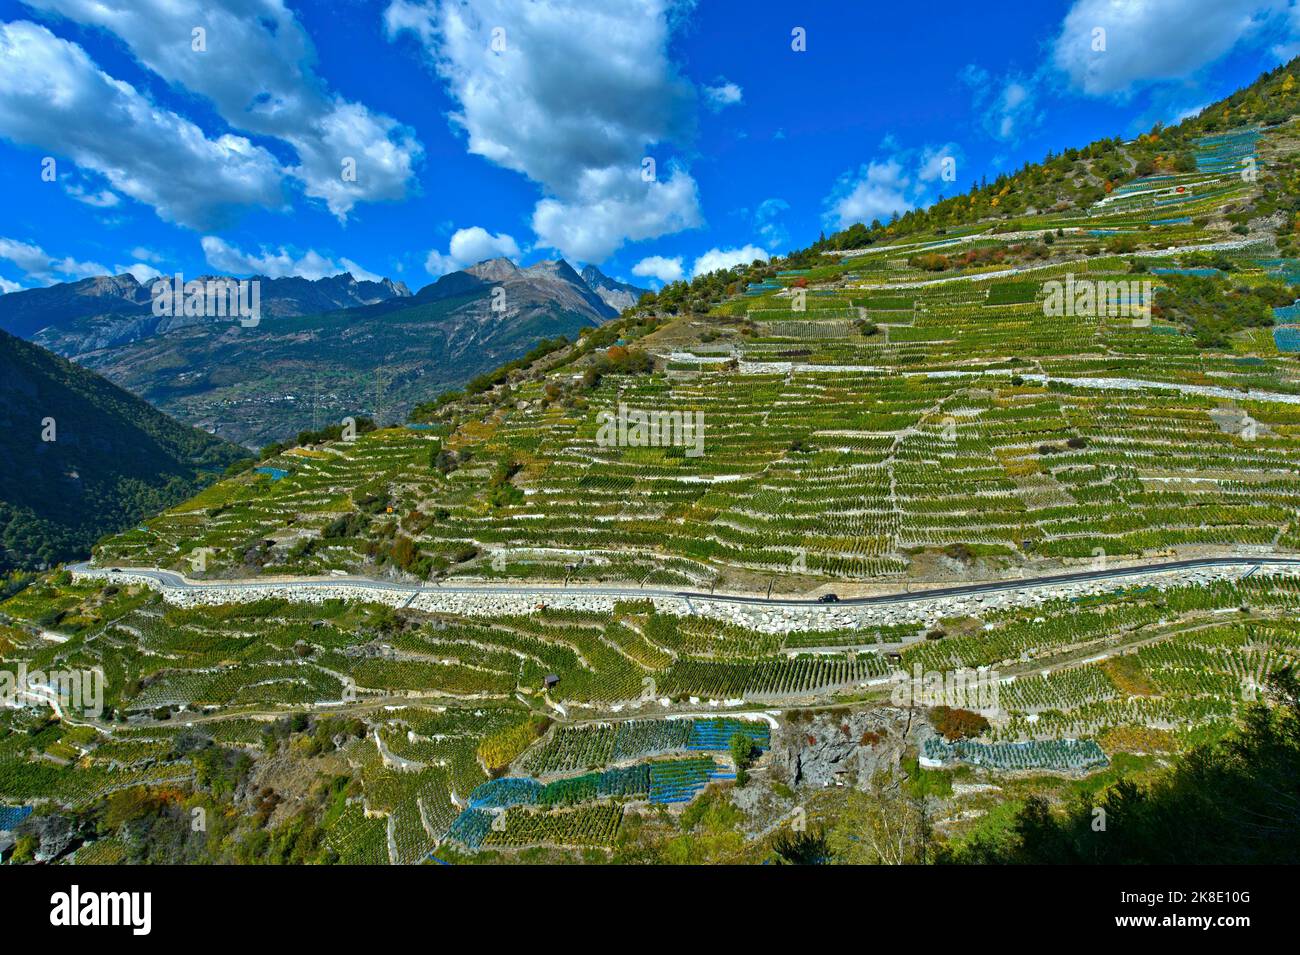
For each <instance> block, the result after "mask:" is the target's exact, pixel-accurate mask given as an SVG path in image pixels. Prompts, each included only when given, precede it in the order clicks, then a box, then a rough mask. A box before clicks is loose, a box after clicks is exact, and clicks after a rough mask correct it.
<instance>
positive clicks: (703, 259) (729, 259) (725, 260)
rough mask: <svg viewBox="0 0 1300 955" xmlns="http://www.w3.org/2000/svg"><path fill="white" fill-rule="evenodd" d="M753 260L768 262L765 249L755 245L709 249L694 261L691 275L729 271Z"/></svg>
mask: <svg viewBox="0 0 1300 955" xmlns="http://www.w3.org/2000/svg"><path fill="white" fill-rule="evenodd" d="M755 259H758V260H760V261H763V262H766V261H767V260H768V254H767V249H764V248H761V247H759V246H757V245H746V246H742V247H741V248H739V249H716V248H715V249H709V251H707V252H705V253H704V254H703V255H701V256H700V257H699V258H698V259H696V260H695V265H694V266H693V267H692V268H691V275H692V276H700V275H708V274H709V273H710V272H716V271H718V270H719V269H729V268H732V267H733V266H736V265H749V264H750V263H751V262H753V261H754V260H755Z"/></svg>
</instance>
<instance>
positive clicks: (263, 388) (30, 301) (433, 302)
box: [0, 258, 645, 446]
mask: <svg viewBox="0 0 1300 955" xmlns="http://www.w3.org/2000/svg"><path fill="white" fill-rule="evenodd" d="M584 276H585V277H584ZM199 278H200V279H201V280H207V279H208V278H221V277H220V276H203V277H199ZM255 279H257V280H258V281H260V282H261V283H262V285H261V319H260V321H259V322H258V323H257V325H256V326H254V327H243V326H241V325H240V323H239V322H237V321H233V320H232V319H230V318H213V317H193V316H155V315H154V314H153V308H152V304H151V296H150V288H149V286H148V285H142V284H141V283H139V282H137V281H136V279H135V278H134V277H133V276H131V275H129V274H126V275H119V276H99V277H95V278H89V279H83V280H81V281H79V282H71V283H64V284H60V285H54V286H51V287H49V288H42V289H30V290H26V291H21V292H14V293H10V294H8V295H5V296H0V329H4V330H5V331H9V332H11V333H13V334H15V335H18V336H21V337H24V338H28V339H30V340H32V341H34V342H36V343H38V344H40V345H42V346H44V347H46V348H48V349H50V350H51V351H53V352H55V353H57V354H60V355H62V356H64V357H67V358H70V359H72V360H74V361H76V362H78V363H79V364H81V365H83V366H85V367H87V368H90V369H93V370H95V371H97V372H99V373H101V374H103V375H104V376H105V377H107V378H108V379H109V380H110V381H112V382H114V383H116V384H118V385H121V386H122V387H124V388H126V389H127V390H129V391H131V392H133V393H134V394H137V395H140V396H141V397H143V398H144V399H146V400H147V401H149V402H150V403H152V404H154V405H155V406H156V407H158V408H161V409H163V410H164V411H166V412H168V413H169V414H172V415H174V416H176V417H177V418H179V419H180V420H182V421H186V422H188V423H190V424H194V425H196V426H199V427H201V428H203V429H205V430H207V431H209V432H211V433H213V434H218V435H221V436H223V437H225V438H228V439H229V440H232V441H236V442H239V443H243V444H246V445H250V446H258V445H261V444H266V443H270V442H272V441H276V440H280V439H282V438H285V437H287V436H289V435H292V434H294V433H296V432H297V431H299V430H302V429H305V428H308V427H311V428H317V427H321V426H322V425H325V424H329V423H335V422H337V420H339V419H340V418H342V417H344V416H346V415H355V414H365V415H371V416H374V415H382V416H385V417H387V418H395V417H399V416H401V415H403V414H404V413H405V412H406V411H408V410H409V409H410V408H411V407H413V406H414V405H415V404H417V403H419V402H420V401H425V400H428V399H429V398H432V397H434V396H435V395H437V394H438V393H439V392H441V391H445V390H449V389H452V388H456V387H459V386H460V385H463V384H464V383H465V382H467V381H469V380H470V379H471V378H473V377H474V376H475V375H477V374H480V373H481V372H483V371H486V370H489V369H491V368H495V367H496V366H498V365H500V364H502V363H503V362H505V361H509V360H511V359H513V358H516V357H518V356H519V355H521V354H523V353H524V352H525V351H527V350H528V349H529V348H530V347H532V345H534V344H536V342H537V341H539V340H541V339H543V338H554V337H556V336H560V335H563V336H567V337H574V336H576V335H578V334H579V333H580V332H581V330H582V329H584V328H593V327H596V326H598V325H600V324H602V323H603V322H606V321H608V320H609V319H611V318H614V317H615V316H617V315H618V313H619V311H620V309H621V308H623V307H626V304H627V303H631V302H634V301H635V300H636V299H637V298H639V297H640V296H641V295H642V294H644V292H645V290H644V289H638V288H636V287H635V286H631V285H627V284H625V283H622V282H618V281H615V280H613V279H610V278H609V277H607V276H605V275H604V274H603V273H601V272H600V270H599V269H597V268H595V267H594V266H588V267H587V269H586V270H584V274H583V275H579V274H578V273H577V272H576V271H574V269H573V268H572V267H571V266H570V265H569V264H568V263H567V262H565V261H563V260H556V261H543V262H538V263H537V264H535V265H532V266H530V267H528V268H520V267H519V266H517V265H515V264H514V263H513V262H511V261H510V260H508V259H504V258H497V259H488V260H485V261H483V262H480V263H478V264H477V265H474V266H471V267H469V268H467V269H464V270H462V271H457V272H452V273H449V274H447V275H444V276H442V277H441V278H439V279H438V280H437V281H435V282H433V283H431V284H430V285H428V286H425V287H424V288H422V289H420V291H419V292H418V293H416V294H414V295H412V294H411V292H410V290H409V289H408V288H407V287H406V286H405V285H404V284H403V283H401V282H392V281H390V280H389V279H383V280H381V281H378V282H370V281H358V280H357V279H355V278H354V277H353V276H352V275H350V274H348V273H343V274H340V275H336V276H332V277H330V278H322V279H317V280H314V281H311V280H307V279H302V278H296V277H287V278H278V279H270V278H266V277H261V276H258V277H255Z"/></svg>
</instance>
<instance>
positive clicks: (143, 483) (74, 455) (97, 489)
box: [0, 332, 242, 570]
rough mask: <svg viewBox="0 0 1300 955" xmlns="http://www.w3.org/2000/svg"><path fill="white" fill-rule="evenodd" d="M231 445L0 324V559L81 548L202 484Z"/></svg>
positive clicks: (17, 561)
mask: <svg viewBox="0 0 1300 955" xmlns="http://www.w3.org/2000/svg"><path fill="white" fill-rule="evenodd" d="M46 439H48V440H46ZM241 455H242V452H241V450H240V449H239V448H238V447H236V446H235V445H232V444H229V443H227V442H225V441H222V440H220V439H218V438H214V437H211V436H209V435H206V434H203V433H202V432H200V431H198V430H196V429H194V428H191V427H188V426H187V425H183V424H180V423H179V422H176V421H173V420H172V419H171V418H168V417H167V416H166V415H164V414H162V413H161V412H159V411H156V410H155V409H153V408H151V407H149V405H147V404H146V403H145V402H143V401H141V400H140V399H138V398H136V397H134V396H132V395H130V394H127V393H126V392H125V391H123V390H122V389H120V388H118V387H116V386H114V385H112V384H110V383H108V382H107V381H105V380H103V379H102V378H100V377H99V376H98V375H95V374H93V373H91V372H89V371H86V370H85V369H83V368H79V367H78V366H76V365H74V364H72V363H71V362H68V361H67V360H65V359H63V358H59V357H57V356H55V355H51V354H50V353H48V352H46V351H44V350H43V349H41V348H39V347H38V346H36V345H32V344H30V343H28V342H24V341H21V340H20V339H17V338H14V337H13V336H12V335H9V334H7V333H5V332H0V569H6V570H7V569H11V568H15V567H26V568H31V567H37V566H39V565H42V564H49V563H53V562H55V561H60V560H69V559H72V558H75V557H79V556H82V555H84V554H87V553H89V550H90V545H91V544H93V543H94V542H95V541H96V540H98V539H99V538H100V537H102V536H104V535H105V534H108V533H111V532H114V531H121V530H124V529H126V528H127V527H130V526H132V525H134V524H135V523H136V522H137V521H138V520H139V519H140V518H141V517H143V516H145V515H147V514H153V513H156V512H157V511H158V510H159V509H161V508H165V507H168V506H169V505H171V504H174V503H176V502H178V501H180V500H183V499H185V498H187V497H189V496H190V495H192V494H194V493H195V492H196V491H198V490H199V489H200V488H202V487H204V486H205V485H207V484H210V483H211V482H212V481H213V480H214V479H216V478H217V477H218V476H220V474H221V473H222V471H223V470H224V469H225V468H226V467H227V466H228V465H230V464H231V463H232V462H234V461H236V460H237V459H238V458H240V457H241Z"/></svg>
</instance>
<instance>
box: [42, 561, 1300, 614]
mask: <svg viewBox="0 0 1300 955" xmlns="http://www.w3.org/2000/svg"><path fill="white" fill-rule="evenodd" d="M1264 568H1272V569H1274V570H1275V572H1278V573H1283V574H1286V575H1288V576H1300V556H1297V557H1285V556H1268V555H1249V556H1246V555H1242V556H1231V557H1204V558H1191V559H1187V560H1175V561H1164V562H1157V563H1149V564H1136V565H1128V566H1122V567H1107V568H1102V569H1097V570H1086V571H1075V572H1072V573H1064V574H1055V575H1052V576H1045V577H1026V578H1010V579H1007V580H999V581H990V582H984V583H976V584H962V585H957V586H945V587H936V588H931V589H927V590H921V591H908V592H903V593H893V594H881V595H876V596H869V597H845V598H843V599H840V600H836V601H834V602H830V603H822V602H820V601H819V600H818V599H817V598H815V597H809V598H789V597H771V598H768V597H763V596H758V595H752V594H736V593H712V594H711V593H707V592H703V591H686V590H659V589H648V588H641V587H565V586H546V585H539V584H476V585H468V584H458V585H437V584H424V583H402V582H397V581H383V580H374V579H371V578H367V577H355V576H354V577H300V578H283V577H280V578H266V579H260V580H259V579H248V580H221V581H193V580H190V579H189V578H187V577H185V576H183V575H182V574H179V573H177V572H175V571H170V570H164V569H162V568H128V567H122V568H113V567H92V566H91V565H90V564H89V563H79V564H72V565H69V567H68V570H69V571H70V572H71V573H72V575H73V578H74V579H101V580H115V581H119V582H133V583H141V584H145V585H146V586H149V587H152V588H154V589H155V590H158V591H160V592H161V593H162V595H163V599H164V600H166V601H167V602H168V603H172V604H175V605H179V606H196V605H210V604H225V603H249V602H253V601H257V600H266V599H283V600H293V601H301V602H305V603H319V602H323V601H326V600H332V599H334V600H357V599H364V600H368V601H371V602H375V603H384V604H388V605H390V606H407V607H410V608H411V609H414V610H420V611H423V612H426V613H445V614H456V615H462V616H471V617H480V616H499V615H503V614H507V615H508V614H520V613H522V614H528V613H532V612H533V611H534V610H536V609H537V608H538V606H539V605H543V604H544V605H546V606H549V607H552V608H554V609H557V610H559V609H570V610H584V611H594V612H609V611H612V610H613V609H614V606H615V604H617V603H623V602H630V601H647V600H648V601H650V602H651V603H652V604H653V605H654V606H655V609H656V610H658V611H660V612H664V613H670V614H673V615H675V616H683V617H684V616H694V615H699V616H705V617H709V618H712V619H719V620H724V621H729V622H733V623H736V624H739V625H741V626H745V627H748V628H750V629H754V630H759V631H761V632H766V633H791V632H797V631H806V630H826V629H856V628H860V627H878V626H889V625H898V624H907V623H918V624H920V623H924V624H926V625H933V624H936V623H937V622H938V621H939V620H940V619H942V618H944V617H951V616H956V615H962V614H971V613H978V612H980V611H989V610H995V609H1001V608H1005V607H1020V606H1038V605H1041V604H1043V603H1045V602H1047V601H1049V600H1055V599H1059V598H1062V597H1081V596H1091V595H1094V594H1098V593H1103V592H1105V591H1106V590H1107V588H1108V587H1109V586H1110V585H1111V584H1112V583H1113V582H1115V581H1118V580H1123V581H1128V582H1130V583H1134V584H1143V585H1150V586H1155V587H1157V588H1160V589H1165V588H1168V587H1172V586H1182V585H1187V584H1196V585H1204V584H1207V583H1210V582H1213V581H1215V580H1225V579H1231V578H1233V577H1235V576H1238V575H1240V574H1242V573H1254V572H1255V571H1256V570H1259V569H1264Z"/></svg>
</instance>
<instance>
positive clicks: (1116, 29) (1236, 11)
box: [1051, 0, 1287, 97]
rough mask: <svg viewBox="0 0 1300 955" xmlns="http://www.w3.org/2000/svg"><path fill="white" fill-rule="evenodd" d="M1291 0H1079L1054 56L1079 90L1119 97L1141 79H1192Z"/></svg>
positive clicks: (1063, 26)
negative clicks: (1196, 73) (1287, 0)
mask: <svg viewBox="0 0 1300 955" xmlns="http://www.w3.org/2000/svg"><path fill="white" fill-rule="evenodd" d="M1286 7H1287V4H1286V0H1075V3H1074V6H1072V7H1071V8H1070V10H1069V12H1068V13H1066V15H1065V19H1064V21H1063V22H1062V24H1061V30H1060V33H1059V34H1058V35H1057V37H1056V40H1055V41H1054V42H1053V44H1052V50H1051V62H1052V64H1053V65H1054V66H1055V67H1056V68H1057V69H1058V70H1060V71H1061V72H1062V73H1063V74H1064V75H1065V76H1066V78H1067V79H1068V81H1069V83H1070V85H1071V86H1072V87H1073V88H1074V89H1076V90H1078V91H1079V92H1082V93H1085V94H1087V95H1090V96H1121V97H1122V96H1125V95H1127V94H1129V93H1130V92H1132V91H1133V89H1134V88H1135V87H1136V86H1138V85H1141V84H1144V83H1150V82H1158V81H1161V80H1186V79H1188V78H1189V77H1190V76H1191V75H1192V74H1194V73H1195V72H1196V71H1197V70H1199V69H1201V68H1202V67H1204V66H1207V65H1208V64H1210V63H1213V62H1215V61H1216V60H1218V59H1219V58H1220V57H1222V56H1223V55H1224V54H1226V53H1227V52H1228V51H1229V50H1231V49H1232V48H1233V47H1235V46H1236V45H1237V44H1238V43H1239V42H1241V41H1242V40H1244V39H1246V38H1247V37H1250V36H1251V35H1252V34H1254V33H1255V32H1256V31H1258V30H1259V29H1260V28H1261V27H1262V26H1263V24H1264V22H1265V21H1266V20H1268V19H1269V18H1270V17H1272V16H1274V15H1276V14H1279V13H1282V12H1284V11H1286ZM1097 31H1102V32H1100V33H1099V32H1097Z"/></svg>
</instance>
